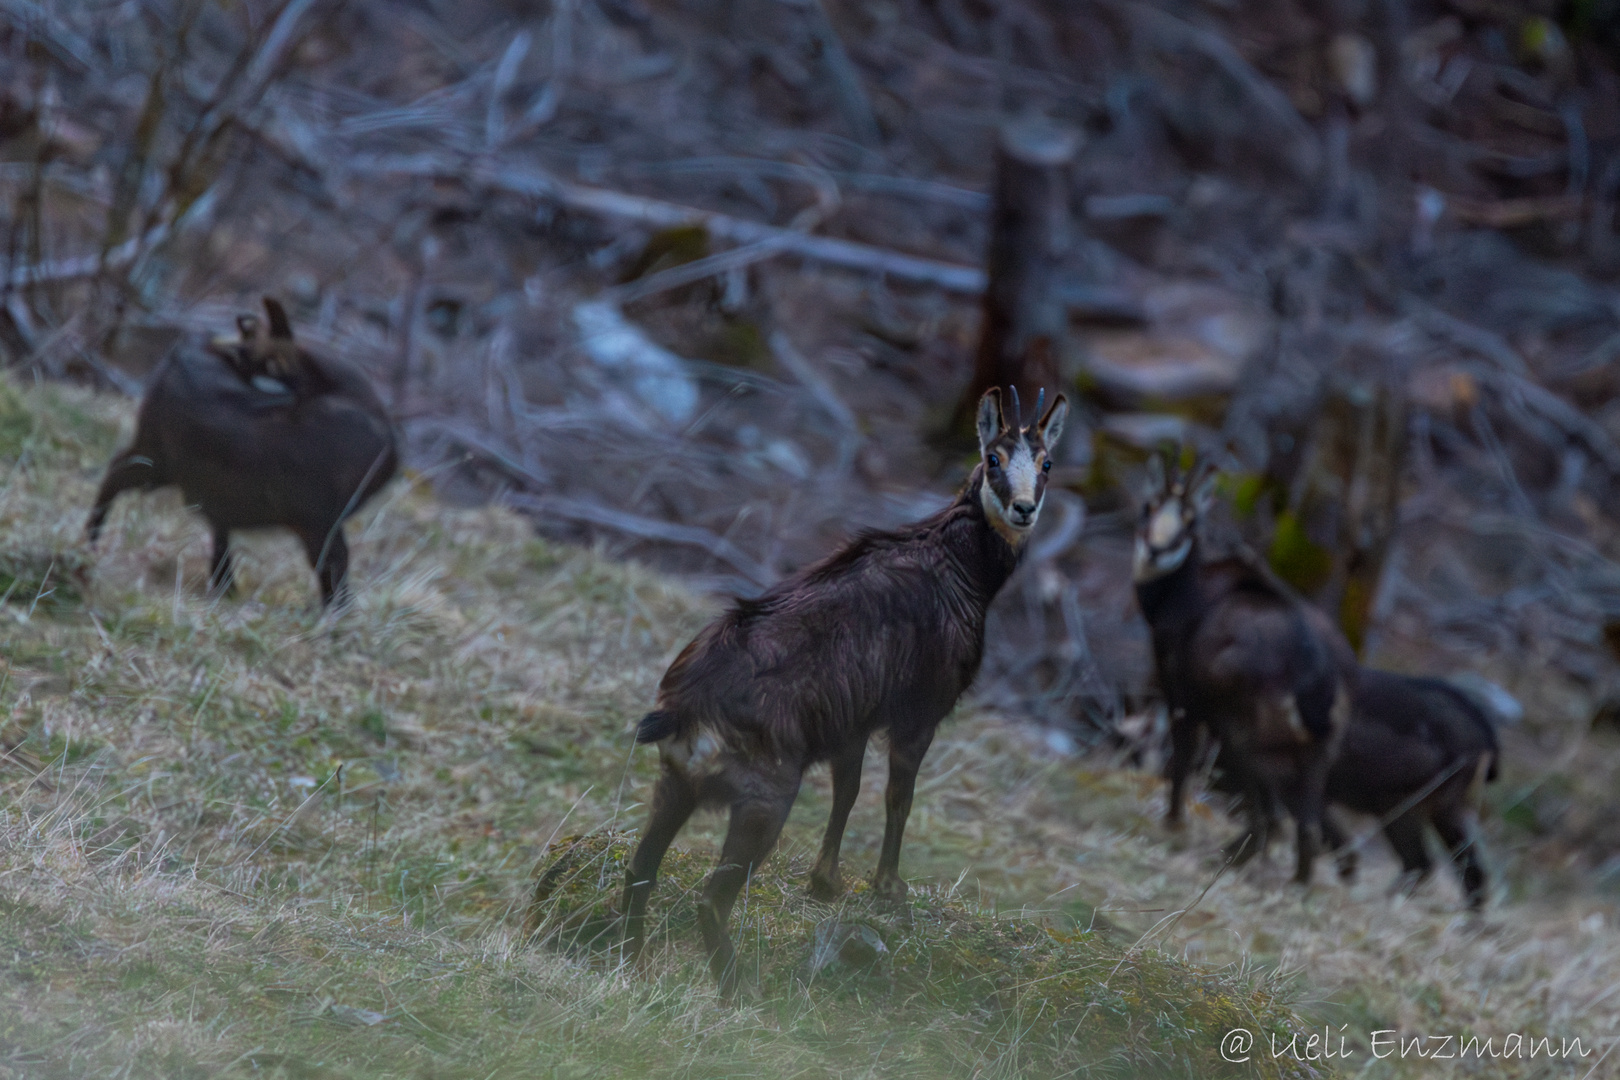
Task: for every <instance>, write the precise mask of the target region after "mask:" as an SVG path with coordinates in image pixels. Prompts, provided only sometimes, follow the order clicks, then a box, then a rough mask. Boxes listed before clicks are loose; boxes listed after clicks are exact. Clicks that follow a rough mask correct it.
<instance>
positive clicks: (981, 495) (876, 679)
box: [621, 389, 1069, 998]
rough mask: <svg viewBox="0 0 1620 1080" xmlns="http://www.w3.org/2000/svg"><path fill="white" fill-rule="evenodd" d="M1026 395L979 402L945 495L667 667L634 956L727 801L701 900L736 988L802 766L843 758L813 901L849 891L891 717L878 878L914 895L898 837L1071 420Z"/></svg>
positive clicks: (747, 607) (896, 895)
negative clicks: (702, 812) (676, 868)
mask: <svg viewBox="0 0 1620 1080" xmlns="http://www.w3.org/2000/svg"><path fill="white" fill-rule="evenodd" d="M1043 397H1044V393H1043ZM1013 403H1014V412H1013V414H1012V416H1011V417H1009V416H1008V415H1007V414H1006V413H1005V412H1003V410H1002V407H1001V392H1000V390H999V389H991V390H989V391H987V392H986V393H985V395H984V397H983V398H981V399H980V402H979V411H978V435H979V447H980V456H981V460H980V462H979V464H978V465H977V466H975V468H974V470H973V473H972V474H971V475H970V476H969V478H968V481H967V483H966V485H965V486H964V487H963V488H962V490H961V492H960V493H959V494H958V496H957V498H956V500H955V502H953V503H952V504H951V505H950V506H949V507H947V508H946V509H944V510H942V511H940V512H939V513H937V514H935V515H933V516H932V517H928V518H925V519H924V520H922V521H919V522H916V523H915V524H912V525H908V526H904V527H902V528H899V529H895V530H893V531H888V532H875V531H874V532H867V533H864V534H862V535H861V536H859V537H857V538H856V539H855V540H854V541H852V542H851V543H849V544H847V545H846V546H845V547H844V548H842V549H841V550H839V551H837V552H835V553H834V554H832V555H830V556H828V557H827V558H825V559H823V560H822V561H820V562H818V563H816V564H814V565H812V566H810V567H808V568H806V569H805V570H803V571H801V572H800V573H799V574H797V575H795V576H794V577H792V578H790V579H788V580H786V581H783V582H781V583H779V584H777V585H776V586H774V587H772V588H771V589H769V590H767V591H766V592H765V593H764V594H762V595H761V596H759V597H758V598H757V599H754V600H739V601H737V602H735V603H734V604H733V605H732V607H731V609H730V610H729V611H727V612H726V613H725V614H724V615H722V616H721V617H719V618H718V619H716V620H715V621H714V622H713V623H711V624H709V626H708V627H706V628H705V629H704V630H703V631H702V632H701V633H699V634H698V636H697V637H696V638H694V639H693V640H692V642H691V643H690V644H688V645H687V646H686V648H685V649H684V650H683V651H682V652H681V653H680V655H679V656H677V657H676V658H675V661H674V663H672V664H671V665H670V667H669V670H668V671H667V672H666V673H665V674H664V678H663V681H662V682H661V683H660V684H659V688H658V700H657V708H656V709H654V711H652V712H650V713H648V714H647V716H646V717H645V718H644V719H643V720H642V721H641V724H640V726H639V727H638V728H637V731H636V741H637V742H638V743H654V744H656V745H657V746H658V752H659V757H660V759H661V763H662V769H661V773H660V776H659V779H658V782H657V786H656V787H655V789H654V791H653V794H652V799H651V813H650V815H649V819H648V823H647V829H646V832H645V833H644V834H643V835H642V839H641V842H640V844H639V845H638V846H637V848H636V851H635V854H634V856H633V857H632V859H631V863H630V867H629V871H628V873H627V874H626V876H625V884H624V895H623V899H622V903H621V910H622V911H623V913H624V919H625V924H624V929H625V945H626V952H627V955H629V956H630V957H632V958H633V957H635V956H637V955H639V953H640V951H641V948H642V944H643V940H644V936H645V921H646V909H647V900H648V897H649V896H650V894H651V893H652V890H653V887H654V885H655V883H656V881H657V877H658V867H659V865H660V863H662V861H663V858H664V853H665V851H666V850H667V849H668V847H669V844H670V842H671V841H672V840H674V838H675V835H676V833H677V832H679V831H680V829H681V827H682V825H684V824H685V822H686V820H687V818H688V817H689V816H690V815H691V814H692V812H693V811H694V810H696V809H697V808H698V807H700V806H724V807H729V808H730V812H731V817H730V823H729V827H728V829H727V832H726V839H725V844H724V847H723V850H722V852H721V855H720V862H719V864H718V865H717V866H716V868H715V869H714V871H713V872H712V873H711V874H710V875H709V877H708V879H707V881H706V882H705V883H704V885H703V890H702V894H701V897H700V899H699V902H698V924H699V928H700V930H701V932H702V935H703V942H704V946H705V948H706V950H707V955H708V959H709V968H710V971H711V972H712V973H713V975H714V977H715V979H716V980H717V981H718V983H719V984H720V989H721V993H722V994H723V995H724V996H726V997H728V998H729V997H730V996H731V995H732V994H733V993H734V992H735V990H736V986H737V972H736V960H735V951H734V949H733V947H732V944H731V939H730V936H729V934H728V932H727V929H726V924H727V922H728V920H729V918H730V915H731V908H732V904H733V903H734V902H735V901H736V898H737V894H738V892H739V890H741V889H742V888H743V886H744V884H745V883H746V882H747V880H748V877H749V875H750V874H751V873H752V872H753V870H754V868H755V867H756V866H758V865H759V864H760V863H761V862H762V861H763V860H764V859H765V857H766V855H767V854H769V853H770V850H771V848H772V847H773V846H774V845H775V843H776V839H777V836H778V834H779V833H780V832H781V829H782V825H783V823H784V822H785V821H786V820H787V816H788V811H789V809H791V808H792V806H793V800H794V798H795V797H796V796H797V794H798V791H799V785H800V783H801V782H802V780H803V777H804V772H805V770H806V769H807V768H809V767H810V766H811V765H814V764H816V763H818V762H822V761H826V762H830V763H831V767H832V785H833V806H832V813H831V815H830V816H829V818H828V821H827V831H826V835H825V838H824V839H823V841H822V845H821V853H820V856H819V857H818V858H817V860H816V863H815V867H814V869H813V870H812V871H811V873H810V893H811V895H812V896H815V897H818V898H823V899H830V898H832V897H834V896H836V895H838V894H839V893H840V892H841V891H842V889H843V882H842V878H841V876H840V874H839V868H838V852H839V845H840V843H841V841H842V839H843V833H844V826H845V823H846V822H847V821H848V818H849V812H850V808H851V807H852V806H853V805H854V803H855V797H856V794H857V792H858V791H859V790H860V778H861V766H862V762H863V759H864V757H865V753H866V744H867V741H868V739H869V738H870V737H871V735H872V733H873V732H875V731H879V730H883V729H887V730H888V735H889V781H888V790H887V793H886V795H885V798H884V805H885V810H886V812H887V818H886V822H885V825H884V830H883V846H882V850H881V853H880V854H879V856H878V865H877V872H876V874H875V875H874V876H873V878H872V888H873V891H874V892H875V893H877V894H878V895H879V896H880V897H884V898H887V899H892V900H898V899H900V898H903V897H904V896H905V893H906V883H905V882H904V881H903V880H902V879H901V877H900V873H899V861H900V841H901V835H902V833H903V832H904V829H905V825H906V817H907V815H908V814H909V813H910V811H911V800H912V792H913V789H914V787H915V785H916V779H917V770H918V768H919V767H920V766H921V764H922V760H923V756H924V754H926V753H927V751H928V746H929V744H930V743H931V742H932V741H933V738H934V731H935V729H936V728H937V727H938V725H939V723H940V721H941V720H943V719H944V718H945V716H946V714H947V713H949V712H950V710H951V708H952V706H954V705H955V704H956V701H957V699H958V698H959V697H960V696H961V695H962V692H963V691H964V690H966V689H967V687H968V685H969V684H970V683H972V681H973V678H974V676H975V674H976V673H977V672H978V669H979V663H980V659H981V657H982V655H983V651H984V625H985V613H986V612H987V610H988V609H989V607H990V602H991V601H992V600H993V599H994V598H995V596H996V593H997V592H999V591H1000V589H1001V587H1002V585H1003V584H1005V583H1006V581H1007V579H1008V577H1009V576H1010V575H1011V574H1012V572H1013V570H1014V568H1016V567H1017V565H1018V560H1019V556H1020V555H1021V553H1022V552H1023V549H1024V546H1025V543H1026V541H1027V540H1028V537H1029V535H1030V531H1031V530H1032V529H1033V528H1034V527H1035V522H1036V519H1037V517H1038V516H1039V514H1040V510H1041V504H1042V501H1043V499H1044V498H1045V494H1046V479H1047V473H1048V470H1050V468H1051V458H1050V456H1049V455H1050V453H1051V450H1052V448H1053V447H1054V446H1055V445H1056V444H1057V441H1058V439H1059V437H1060V436H1061V435H1062V432H1063V423H1064V420H1065V418H1066V417H1067V415H1068V408H1069V406H1068V401H1067V400H1066V399H1065V398H1064V397H1063V395H1061V394H1060V395H1058V396H1057V398H1056V400H1054V401H1053V403H1052V406H1051V408H1050V409H1048V410H1047V411H1046V413H1045V415H1044V416H1040V418H1039V419H1038V420H1037V421H1036V422H1035V423H1033V424H1030V425H1028V426H1025V425H1024V424H1023V418H1022V416H1021V410H1019V409H1018V407H1017V392H1016V391H1014V395H1013ZM1036 412H1037V413H1039V412H1040V403H1039V401H1037V404H1036Z"/></svg>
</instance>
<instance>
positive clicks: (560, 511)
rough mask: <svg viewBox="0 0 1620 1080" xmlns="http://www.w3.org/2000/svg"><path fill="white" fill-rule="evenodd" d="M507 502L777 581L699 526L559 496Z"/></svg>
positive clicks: (765, 582)
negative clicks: (700, 553)
mask: <svg viewBox="0 0 1620 1080" xmlns="http://www.w3.org/2000/svg"><path fill="white" fill-rule="evenodd" d="M506 501H507V502H509V503H510V504H511V505H513V506H516V507H518V508H519V509H522V510H528V511H530V512H532V513H535V514H541V515H550V516H553V517H561V518H567V519H569V520H570V521H582V522H586V523H587V524H591V525H601V526H603V527H604V528H609V529H615V530H617V531H619V532H622V533H626V534H628V535H630V536H639V537H642V538H644V539H647V540H663V541H665V542H667V543H672V544H686V545H688V546H691V547H698V548H702V549H703V550H704V551H707V552H708V553H709V554H710V555H713V556H714V557H715V558H716V559H719V560H720V561H721V562H723V563H726V564H727V565H728V566H730V567H732V568H733V569H734V570H737V571H738V572H739V573H741V574H742V575H743V576H744V577H745V578H747V579H748V580H749V581H751V582H753V583H754V584H755V585H758V586H760V587H762V588H763V587H766V586H769V585H771V584H773V583H774V582H775V581H776V574H775V573H774V572H773V571H772V570H771V568H770V567H768V566H766V565H765V564H763V563H761V562H759V561H758V560H756V559H754V558H753V557H752V556H751V555H749V554H748V553H747V552H745V551H743V550H742V549H741V548H739V547H738V546H737V545H736V544H734V543H732V542H731V541H730V540H728V539H726V538H725V537H723V536H719V535H717V534H715V533H713V532H711V531H710V530H708V529H705V528H702V527H701V526H698V525H682V524H679V523H677V522H673V521H660V520H658V519H657V518H649V517H643V516H642V515H640V514H632V513H629V512H628V511H625V510H615V509H613V508H612V507H610V506H603V505H602V504H601V503H595V502H588V501H586V500H584V499H573V498H568V497H566V496H562V495H541V496H534V495H509V496H507V500H506Z"/></svg>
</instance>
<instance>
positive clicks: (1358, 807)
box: [1211, 668, 1499, 909]
mask: <svg viewBox="0 0 1620 1080" xmlns="http://www.w3.org/2000/svg"><path fill="white" fill-rule="evenodd" d="M1498 753H1499V751H1498V749H1497V742H1496V729H1495V728H1494V726H1493V725H1492V724H1491V721H1490V719H1489V718H1488V717H1487V716H1486V714H1485V711H1484V710H1483V709H1481V708H1480V706H1479V705H1478V704H1477V703H1476V702H1475V701H1474V700H1473V699H1472V698H1470V697H1469V696H1468V695H1467V694H1466V693H1464V692H1463V691H1462V690H1459V689H1458V688H1457V687H1455V686H1453V685H1451V684H1450V683H1448V682H1446V681H1445V680H1443V679H1433V678H1426V677H1423V676H1416V675H1401V674H1397V673H1396V672H1392V671H1378V670H1376V669H1374V668H1362V669H1361V672H1360V674H1359V675H1358V676H1357V679H1356V692H1355V696H1354V697H1353V698H1352V699H1351V710H1350V723H1349V725H1348V726H1347V727H1346V728H1345V731H1344V740H1343V742H1341V743H1340V744H1339V753H1338V756H1337V757H1336V758H1334V761H1333V766H1332V767H1331V768H1330V769H1329V770H1328V779H1327V800H1328V803H1329V804H1330V805H1329V808H1328V810H1327V811H1326V812H1325V813H1324V816H1323V818H1322V838H1323V840H1324V841H1325V842H1326V844H1327V848H1328V850H1329V851H1330V852H1331V853H1333V854H1334V855H1335V856H1336V858H1337V861H1338V864H1339V877H1340V878H1342V879H1343V880H1345V881H1350V880H1353V879H1354V878H1355V875H1356V866H1357V856H1356V851H1355V849H1354V848H1352V847H1350V846H1349V838H1348V836H1347V835H1346V833H1345V831H1344V828H1343V826H1342V825H1340V823H1339V822H1338V821H1337V820H1336V819H1335V817H1334V815H1333V810H1332V808H1333V807H1335V806H1341V807H1344V808H1346V809H1348V810H1353V811H1355V812H1356V813H1360V814H1368V815H1371V816H1374V817H1377V818H1378V819H1379V820H1380V825H1381V826H1382V828H1383V832H1384V837H1385V839H1387V840H1388V841H1389V844H1390V846H1391V847H1392V848H1394V849H1395V854H1396V855H1397V856H1398V857H1399V858H1400V860H1401V870H1402V873H1401V878H1402V881H1401V885H1402V886H1403V887H1404V888H1405V889H1406V890H1407V891H1411V890H1415V889H1416V888H1417V887H1418V886H1419V885H1420V884H1422V883H1423V881H1424V880H1425V879H1426V878H1427V877H1428V876H1429V874H1430V873H1431V872H1432V871H1433V869H1434V864H1433V862H1432V861H1431V860H1430V858H1429V852H1428V848H1427V846H1426V844H1425V843H1424V832H1425V829H1424V826H1425V825H1428V826H1430V827H1432V828H1433V829H1434V831H1435V833H1436V834H1438V835H1439V837H1440V840H1441V842H1442V843H1444V844H1445V846H1446V850H1447V852H1448V853H1449V854H1450V855H1451V858H1452V861H1453V862H1454V863H1455V864H1456V866H1457V871H1458V874H1459V875H1460V876H1461V878H1462V887H1463V895H1464V896H1465V897H1466V899H1467V901H1468V904H1469V906H1470V907H1473V908H1476V909H1477V908H1480V907H1483V906H1484V904H1485V894H1486V886H1487V877H1486V872H1485V865H1484V861H1483V860H1482V859H1481V857H1480V853H1479V843H1478V838H1477V833H1478V806H1479V797H1480V792H1481V789H1482V787H1483V785H1484V784H1485V783H1487V782H1489V781H1491V780H1495V779H1496V773H1497V758H1498ZM1228 769H1229V762H1228V761H1227V759H1226V756H1225V754H1224V753H1218V754H1217V755H1216V757H1215V763H1214V768H1213V770H1212V778H1211V787H1213V788H1215V789H1217V790H1220V791H1226V792H1229V793H1231V794H1235V795H1243V794H1244V792H1243V790H1242V788H1241V786H1240V785H1238V784H1236V783H1234V782H1233V781H1232V779H1231V777H1229V776H1228V775H1227V773H1228Z"/></svg>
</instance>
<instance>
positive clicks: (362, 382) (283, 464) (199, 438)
mask: <svg viewBox="0 0 1620 1080" xmlns="http://www.w3.org/2000/svg"><path fill="white" fill-rule="evenodd" d="M265 306H266V309H267V310H268V311H269V313H270V316H271V327H270V339H269V342H268V346H267V347H266V348H264V349H262V350H261V349H259V348H258V347H257V345H255V346H254V347H252V348H249V347H247V346H243V352H244V354H246V355H245V358H244V359H243V362H244V363H260V362H263V359H264V358H263V356H262V355H260V354H261V353H262V352H272V353H275V354H276V355H277V356H278V357H279V356H281V355H282V354H284V353H287V352H288V351H289V350H293V355H295V356H296V363H295V367H294V368H291V369H283V368H278V369H277V370H280V371H283V373H284V374H287V375H289V377H291V378H292V379H293V382H294V385H293V388H292V391H293V392H291V393H265V392H263V390H262V389H258V388H256V387H255V386H254V384H253V383H252V382H251V379H249V378H244V376H243V375H242V374H241V370H240V369H238V367H237V366H236V365H235V364H233V363H231V362H230V359H229V358H228V357H225V356H222V355H221V353H220V351H219V350H218V349H217V348H215V349H209V348H204V347H200V346H199V345H197V344H195V343H192V342H181V343H180V344H178V345H177V346H176V347H175V348H174V350H172V351H171V352H170V353H169V355H168V356H167V357H165V358H164V360H163V362H162V364H160V365H159V367H158V369H157V371H156V372H154V374H153V376H152V381H151V383H150V385H149V388H148V389H147V392H146V395H145V397H144V398H143V400H142V402H141V408H140V413H139V414H138V416H137V417H136V422H135V440H134V442H133V443H132V444H131V445H130V446H129V447H128V448H127V449H125V450H123V451H121V452H120V453H118V454H117V455H116V456H114V457H113V459H112V461H111V463H109V464H108V466H107V473H106V476H105V477H104V478H103V480H102V482H101V490H100V491H99V492H97V494H96V502H95V506H94V507H93V508H92V509H91V511H90V518H89V520H88V521H87V522H86V524H85V533H86V535H87V537H88V538H89V541H90V543H92V544H94V543H95V542H96V539H97V537H98V536H99V535H100V533H101V527H102V524H103V523H104V522H105V521H106V518H107V511H108V510H109V509H110V507H111V506H112V502H113V500H114V499H115V498H117V497H118V495H119V494H120V493H121V492H123V491H126V490H129V489H131V488H133V489H136V490H140V491H152V490H154V489H156V488H161V487H166V486H168V485H171V484H173V485H177V486H178V487H179V488H180V491H181V494H182V495H183V496H184V497H185V500H186V502H187V504H188V505H192V506H196V507H197V508H198V509H200V510H201V511H202V514H203V516H204V517H205V518H207V519H208V523H209V525H210V527H211V528H212V529H213V558H212V563H211V566H210V571H209V587H210V589H211V590H213V591H215V592H217V593H223V592H225V591H228V590H229V589H230V588H231V585H232V567H231V560H230V547H229V544H230V533H231V531H232V530H234V529H255V528H268V527H271V526H285V527H287V528H289V529H291V530H292V531H293V532H294V533H296V534H297V536H298V538H299V539H300V540H301V541H303V544H304V551H305V553H306V554H307V555H308V556H309V561H310V565H311V566H313V567H314V569H315V574H316V577H317V578H318V579H319V581H320V586H321V603H322V605H323V606H327V605H331V604H332V603H333V602H338V603H342V602H343V601H345V600H346V599H347V597H348V567H349V549H348V545H347V543H346V542H345V541H344V539H343V522H344V521H346V520H347V519H348V518H349V516H350V515H352V514H353V513H354V512H355V511H356V510H358V509H359V508H360V507H361V506H362V505H363V504H364V503H365V501H366V500H367V499H369V498H371V496H372V495H374V494H376V492H377V491H378V489H380V488H381V487H382V486H383V485H384V484H386V483H387V482H388V481H389V480H390V479H391V478H392V477H393V475H394V473H395V471H396V470H397V469H398V467H399V458H398V453H397V450H396V448H395V439H394V431H393V425H392V424H391V423H390V422H389V419H388V413H387V410H385V409H384V408H383V405H382V402H381V401H380V400H378V398H377V395H376V392H375V391H374V390H372V388H371V383H370V382H369V381H368V380H367V379H366V377H365V375H363V374H362V373H361V372H360V371H359V370H358V369H357V368H355V367H353V366H351V365H350V364H348V363H345V362H343V361H340V360H337V359H334V358H331V357H321V358H316V357H314V356H312V355H310V354H309V353H307V352H304V351H303V350H301V349H296V346H294V345H293V343H292V332H291V328H290V327H289V326H288V325H287V322H286V313H285V312H284V311H282V310H281V306H280V305H279V304H275V303H274V301H268V300H267V301H266V305H265ZM239 325H241V324H239ZM249 326H251V324H248V325H244V329H248V328H249Z"/></svg>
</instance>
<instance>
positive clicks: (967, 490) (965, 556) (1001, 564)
mask: <svg viewBox="0 0 1620 1080" xmlns="http://www.w3.org/2000/svg"><path fill="white" fill-rule="evenodd" d="M983 484H984V465H983V464H980V465H979V466H978V468H976V469H974V470H973V475H972V476H970V477H968V482H967V483H966V484H965V485H964V486H963V488H962V491H961V494H959V495H958V496H957V500H956V503H955V504H954V505H953V506H952V507H951V508H950V510H948V511H947V513H948V514H950V515H951V516H953V517H954V516H956V515H959V514H960V515H962V516H963V517H964V518H965V519H966V520H967V521H968V522H970V523H971V525H972V528H971V529H967V530H954V529H953V530H948V531H947V533H946V538H947V543H948V544H949V548H950V553H951V562H952V564H953V565H954V566H955V567H956V569H957V572H958V573H959V574H961V576H962V578H963V581H964V583H965V584H967V585H968V586H969V587H971V588H972V589H973V590H974V591H975V592H976V593H978V594H979V595H980V597H981V598H982V601H983V603H984V605H985V606H986V607H988V606H989V604H990V601H991V600H993V599H995V596H996V594H997V593H998V592H1000V591H1001V587H1002V586H1003V585H1005V584H1007V579H1008V578H1010V577H1012V573H1013V571H1014V570H1016V569H1018V560H1019V559H1020V558H1021V557H1022V556H1023V553H1024V547H1025V546H1027V545H1025V544H1019V545H1017V546H1014V545H1013V544H1010V543H1008V542H1007V538H1006V537H1005V536H1003V535H1002V534H1001V531H1000V530H999V529H997V528H996V527H995V526H994V525H993V524H992V523H991V521H990V518H989V517H988V516H987V515H986V514H985V512H984V504H983V502H982V501H981V500H980V490H979V489H980V487H981V486H982V485H983Z"/></svg>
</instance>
